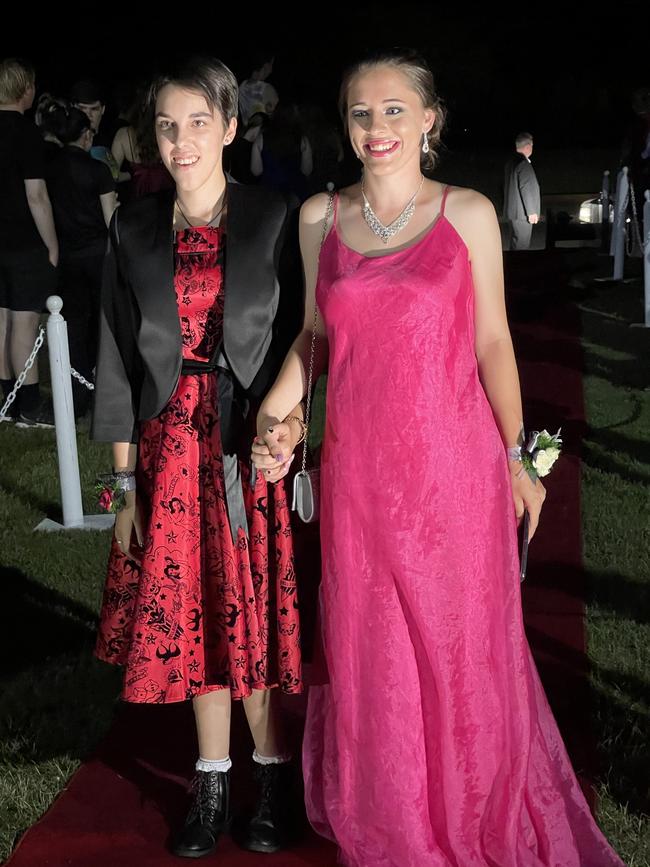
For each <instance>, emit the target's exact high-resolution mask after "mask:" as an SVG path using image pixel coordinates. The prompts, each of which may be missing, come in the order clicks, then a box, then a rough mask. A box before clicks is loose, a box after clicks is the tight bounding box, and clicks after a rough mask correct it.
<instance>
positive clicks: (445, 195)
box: [440, 184, 450, 217]
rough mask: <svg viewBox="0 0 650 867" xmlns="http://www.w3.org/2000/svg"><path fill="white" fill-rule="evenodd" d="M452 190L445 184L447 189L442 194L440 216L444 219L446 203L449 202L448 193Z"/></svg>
mask: <svg viewBox="0 0 650 867" xmlns="http://www.w3.org/2000/svg"><path fill="white" fill-rule="evenodd" d="M449 190H450V186H449V184H445V189H444V191H443V193H442V202H441V203H440V216H441V217H444V215H445V203H446V201H447V193H448V192H449Z"/></svg>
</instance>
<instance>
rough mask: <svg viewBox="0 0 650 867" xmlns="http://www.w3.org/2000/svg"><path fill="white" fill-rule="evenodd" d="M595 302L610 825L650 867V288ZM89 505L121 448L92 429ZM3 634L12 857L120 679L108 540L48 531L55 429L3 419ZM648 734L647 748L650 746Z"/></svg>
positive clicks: (587, 534) (97, 729)
mask: <svg viewBox="0 0 650 867" xmlns="http://www.w3.org/2000/svg"><path fill="white" fill-rule="evenodd" d="M575 291H576V296H580V300H581V304H582V307H583V327H584V346H585V353H586V364H587V376H586V379H585V393H586V402H587V418H588V422H589V431H588V439H587V443H586V449H585V466H584V474H583V523H584V556H585V563H586V565H587V568H588V572H589V586H590V601H589V609H588V640H589V654H590V657H591V659H592V660H593V662H594V675H593V678H592V684H593V690H594V695H595V702H596V708H597V716H596V726H597V732H598V744H599V750H600V757H601V772H600V775H599V779H598V786H599V792H600V797H601V800H600V810H599V821H600V823H601V826H602V827H603V830H604V831H605V833H606V835H607V837H608V838H609V840H610V841H611V842H612V844H613V845H614V846H615V847H616V849H617V850H618V851H619V853H620V854H621V856H622V857H623V859H624V860H625V862H626V864H628V865H629V867H643V865H650V822H649V818H648V810H649V801H650V797H649V792H648V781H649V780H650V763H649V759H648V749H647V747H648V745H647V732H648V716H649V703H650V674H649V666H648V647H649V646H650V622H649V621H650V606H649V605H648V602H649V597H650V589H649V588H650V562H649V554H648V552H649V550H650V544H649V542H650V538H649V535H650V532H649V529H648V518H649V507H648V501H649V497H648V486H649V483H650V390H648V389H649V386H650V367H649V363H648V359H649V358H650V352H649V350H650V335H648V334H647V333H646V332H645V331H641V330H633V329H630V328H629V322H630V321H635V320H638V319H639V318H640V316H641V302H640V291H639V286H638V284H637V285H625V286H622V287H616V288H601V289H595V288H593V289H589V290H575ZM78 445H79V455H80V462H81V474H82V484H83V488H84V491H85V492H86V494H87V496H85V508H86V511H87V512H92V511H93V503H92V496H91V494H90V492H91V491H92V482H93V479H94V477H95V474H96V473H97V472H101V471H104V470H105V469H106V468H107V467H108V466H109V464H110V455H109V449H108V447H105V446H101V445H98V444H95V443H90V442H89V441H88V439H87V435H86V432H85V431H80V433H79V436H78ZM0 449H1V453H2V459H1V460H0V488H1V492H2V496H1V498H0V533H1V539H2V555H3V556H2V562H3V574H2V586H3V589H4V593H5V596H4V599H3V605H2V618H3V622H4V629H3V634H4V635H5V636H8V635H10V634H13V635H15V636H16V635H17V638H14V639H13V640H12V641H11V642H9V640H8V645H9V647H8V656H9V659H8V663H7V664H6V665H5V667H4V669H3V675H2V681H1V684H2V690H1V693H0V858H6V856H7V855H8V853H9V852H10V851H11V849H12V847H13V845H14V844H15V842H16V840H17V838H18V837H19V836H20V834H21V833H22V832H23V831H24V830H25V829H26V828H28V827H29V826H30V825H31V824H32V823H33V822H35V821H36V819H38V817H39V816H40V815H41V814H42V813H43V811H44V810H45V809H46V808H47V807H48V805H49V804H50V803H51V802H52V800H53V798H54V797H55V796H56V795H57V793H58V792H60V791H61V789H63V788H64V787H65V784H66V780H67V779H68V778H69V776H70V775H71V774H72V773H73V772H74V770H75V768H76V767H77V766H78V764H79V762H80V761H82V760H83V758H84V757H85V756H86V755H88V753H89V751H91V750H92V748H93V746H94V745H95V744H96V743H97V742H98V740H99V739H100V738H101V736H102V734H103V733H104V732H105V731H106V729H107V727H108V726H109V724H110V720H111V715H112V712H113V707H114V704H115V701H116V697H117V694H118V690H119V684H120V675H119V671H118V670H116V669H113V668H112V667H109V666H107V665H104V664H102V663H100V662H97V661H95V660H94V659H93V657H92V655H91V652H92V646H93V641H94V625H95V621H96V616H97V611H98V608H99V602H100V597H101V590H102V584H103V579H104V573H105V564H106V558H107V554H108V544H109V535H108V533H90V532H80V531H74V532H62V533H55V534H45V533H34V532H33V528H34V527H35V526H36V524H37V523H38V522H39V521H40V520H41V519H42V518H43V517H44V516H46V515H48V516H50V517H55V518H56V517H57V516H58V506H57V501H58V478H57V469H56V449H55V441H54V434H53V432H48V431H22V430H16V429H15V428H13V427H12V426H10V425H8V424H4V425H0ZM644 738H645V740H644Z"/></svg>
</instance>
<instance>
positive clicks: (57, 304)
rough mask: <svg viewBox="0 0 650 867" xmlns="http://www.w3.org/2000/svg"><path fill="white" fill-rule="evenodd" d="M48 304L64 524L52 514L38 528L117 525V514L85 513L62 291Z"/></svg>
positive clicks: (53, 399)
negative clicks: (62, 312) (54, 519)
mask: <svg viewBox="0 0 650 867" xmlns="http://www.w3.org/2000/svg"><path fill="white" fill-rule="evenodd" d="M46 305H47V309H48V310H49V311H50V315H49V317H48V320H47V345H48V351H49V356H50V378H51V380H52V402H53V404H54V424H55V426H56V448H57V452H58V457H59V480H60V483H61V506H62V509H63V524H58V523H57V522H56V521H52V520H51V519H50V518H44V519H43V520H42V521H41V522H40V524H38V526H37V527H36V529H37V530H46V531H52V530H72V529H81V530H105V529H108V528H109V527H112V526H113V523H114V521H115V516H114V515H111V514H103V515H84V513H83V506H82V502H81V481H80V478H79V460H78V455H77V430H76V427H75V423H74V404H73V401H72V377H71V375H70V350H69V348H68V326H67V323H66V321H65V319H64V318H63V316H61V308H62V307H63V301H62V300H61V298H60V297H59V296H58V295H50V297H49V298H48V299H47V302H46Z"/></svg>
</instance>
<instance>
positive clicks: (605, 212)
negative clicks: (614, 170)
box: [600, 169, 609, 226]
mask: <svg viewBox="0 0 650 867" xmlns="http://www.w3.org/2000/svg"><path fill="white" fill-rule="evenodd" d="M600 201H601V202H602V211H601V212H600V221H601V223H602V224H603V226H604V225H605V224H607V223H609V169H606V170H605V171H604V172H603V186H602V189H601V191H600Z"/></svg>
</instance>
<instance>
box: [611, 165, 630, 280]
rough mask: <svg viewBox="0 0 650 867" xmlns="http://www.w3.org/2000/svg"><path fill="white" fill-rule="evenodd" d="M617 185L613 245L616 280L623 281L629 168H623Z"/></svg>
mask: <svg viewBox="0 0 650 867" xmlns="http://www.w3.org/2000/svg"><path fill="white" fill-rule="evenodd" d="M618 180H619V182H618V183H617V185H616V207H615V210H614V231H613V232H612V244H613V247H614V276H613V279H614V280H622V279H623V271H624V268H625V214H626V213H627V197H628V194H629V189H630V185H629V182H628V178H627V166H623V168H622V169H621V172H620V174H619V179H618Z"/></svg>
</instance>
